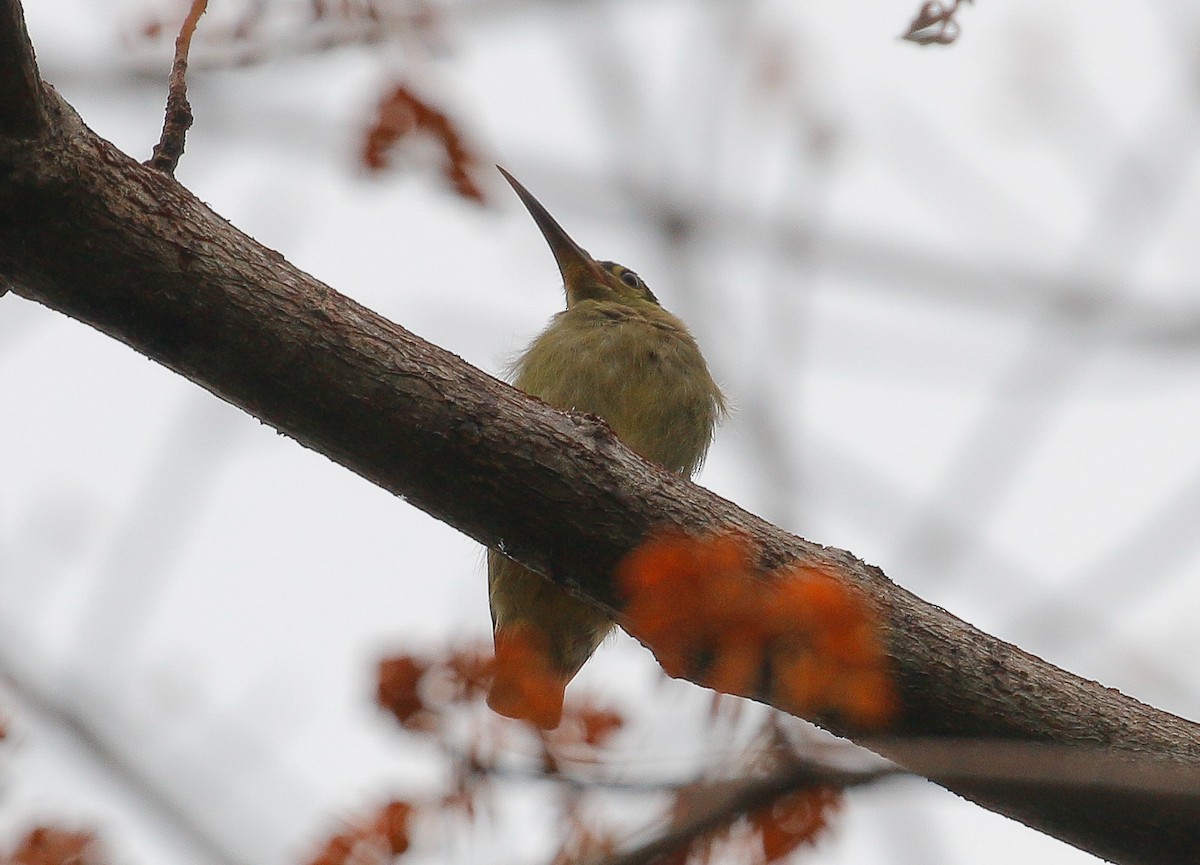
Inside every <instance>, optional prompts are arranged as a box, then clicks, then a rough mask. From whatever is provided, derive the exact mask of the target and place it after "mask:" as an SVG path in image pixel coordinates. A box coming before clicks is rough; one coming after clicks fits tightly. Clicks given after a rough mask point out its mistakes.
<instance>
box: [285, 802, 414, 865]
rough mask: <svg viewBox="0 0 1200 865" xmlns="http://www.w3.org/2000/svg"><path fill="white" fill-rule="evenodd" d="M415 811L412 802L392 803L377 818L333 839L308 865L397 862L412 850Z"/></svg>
mask: <svg viewBox="0 0 1200 865" xmlns="http://www.w3.org/2000/svg"><path fill="white" fill-rule="evenodd" d="M414 811H415V809H414V807H413V806H412V805H411V804H409V803H408V802H400V801H394V802H389V803H388V804H387V805H385V806H384V807H383V808H381V809H380V810H379V812H378V813H377V814H376V815H375V816H374V817H372V818H370V819H369V820H367V821H365V822H363V823H361V824H358V825H355V826H351V827H349V828H348V829H347V830H346V831H345V832H339V833H338V834H336V835H334V836H333V837H331V838H330V839H329V840H328V841H327V842H326V843H325V846H324V848H322V850H321V852H320V853H318V854H317V855H316V856H314V857H313V858H312V859H310V860H308V865H370V863H375V862H379V863H384V862H388V861H390V860H391V859H394V858H395V857H397V856H399V855H400V854H402V853H404V852H405V851H407V850H408V848H409V845H410V843H411V841H410V838H409V822H410V820H411V818H412V815H413V812H414Z"/></svg>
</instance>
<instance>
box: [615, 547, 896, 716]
mask: <svg viewBox="0 0 1200 865" xmlns="http://www.w3.org/2000/svg"><path fill="white" fill-rule="evenodd" d="M754 559H755V554H754V549H753V548H752V546H751V543H750V541H749V539H748V538H747V537H746V536H744V535H742V534H740V533H735V532H726V533H724V534H716V535H706V536H703V537H698V538H696V537H689V536H687V535H683V534H680V533H668V534H664V535H660V536H658V537H654V538H651V539H650V540H648V541H646V542H645V543H643V544H642V545H641V546H640V547H638V548H637V549H636V550H634V551H633V552H631V553H630V554H629V555H628V556H626V558H625V559H624V560H623V561H622V562H621V564H620V565H619V566H618V568H617V572H616V579H617V585H618V588H619V589H620V590H621V591H622V592H623V593H624V595H625V597H626V599H627V601H626V605H625V611H624V612H625V624H626V629H627V630H628V631H629V632H630V633H631V634H633V635H634V636H635V637H637V638H638V639H640V640H642V641H643V642H644V643H646V644H647V645H648V646H649V647H650V648H651V649H652V650H653V652H654V654H655V657H657V658H658V661H659V663H660V664H662V667H663V669H664V670H665V671H666V672H667V674H668V675H671V676H676V677H682V676H687V675H689V674H691V675H696V674H697V671H698V670H699V671H702V675H703V683H704V684H706V685H709V686H710V687H712V688H715V689H717V690H719V691H722V692H724V693H730V694H740V695H743V696H755V697H762V696H768V697H772V698H774V699H775V701H776V702H777V703H778V705H780V706H781V707H782V708H785V709H788V710H790V711H793V712H796V713H797V714H804V715H808V716H812V715H815V714H825V713H838V714H841V715H842V716H843V717H845V718H846V719H847V720H848V721H850V722H851V723H854V724H858V725H861V726H864V727H867V726H870V727H876V726H880V725H882V724H885V723H886V722H887V720H888V719H889V718H890V717H891V716H892V715H893V714H894V712H895V709H896V706H897V700H896V696H895V690H894V686H893V685H892V682H891V677H890V675H888V673H887V654H886V651H885V647H884V644H883V640H882V639H881V637H880V634H879V629H878V627H877V624H876V621H875V616H874V613H873V610H872V609H871V607H870V605H869V604H868V602H867V601H866V599H865V598H864V597H863V596H862V595H861V594H860V593H859V592H857V591H856V590H854V589H853V588H852V587H851V586H850V585H849V584H848V583H846V582H845V581H843V580H840V579H838V578H837V577H836V575H835V574H834V573H833V572H832V571H827V570H825V569H822V568H817V567H812V566H806V565H800V566H793V567H791V568H785V569H781V570H777V571H774V572H771V573H769V574H763V573H761V572H760V571H758V570H757V569H756V568H755V566H754V565H753V562H754ZM768 672H769V673H770V675H771V677H772V679H773V682H771V683H768V682H766V681H765V680H766V676H767V673H768ZM768 684H770V685H771V687H770V693H769V694H766V695H764V694H763V693H762V692H763V690H764V688H765V687H766V686H767V685H768Z"/></svg>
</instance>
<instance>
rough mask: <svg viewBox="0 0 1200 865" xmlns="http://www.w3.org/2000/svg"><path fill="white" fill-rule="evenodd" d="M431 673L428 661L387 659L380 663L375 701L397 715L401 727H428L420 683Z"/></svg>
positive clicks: (411, 658)
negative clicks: (426, 725)
mask: <svg viewBox="0 0 1200 865" xmlns="http://www.w3.org/2000/svg"><path fill="white" fill-rule="evenodd" d="M428 671H429V664H428V662H426V661H423V660H419V659H417V658H414V657H413V656H412V655H398V656H396V657H394V658H385V659H384V660H383V661H381V662H380V663H379V686H378V693H377V695H376V700H377V701H378V703H379V705H380V706H382V707H383V708H385V709H387V710H388V711H389V712H391V713H392V714H393V715H395V716H396V720H397V721H399V722H400V726H402V727H415V728H418V729H420V728H422V727H423V726H424V725H425V721H426V718H425V715H426V706H425V701H424V700H423V699H422V698H421V680H422V679H423V678H424V677H425V674H426V673H427V672H428Z"/></svg>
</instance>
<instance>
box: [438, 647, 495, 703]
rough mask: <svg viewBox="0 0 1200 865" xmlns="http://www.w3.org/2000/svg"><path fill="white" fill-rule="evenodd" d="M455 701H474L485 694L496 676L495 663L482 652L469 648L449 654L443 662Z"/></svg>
mask: <svg viewBox="0 0 1200 865" xmlns="http://www.w3.org/2000/svg"><path fill="white" fill-rule="evenodd" d="M445 666H446V672H447V674H448V678H449V680H450V682H451V684H452V685H453V686H454V689H455V691H454V697H455V699H456V700H463V701H466V700H475V699H477V698H479V697H482V696H483V695H484V694H486V693H487V690H488V688H490V687H491V685H492V677H493V676H495V674H496V661H495V659H494V658H492V657H491V656H490V655H488V654H487V653H486V652H484V651H480V650H478V649H471V648H462V649H457V650H456V651H454V652H451V654H450V657H448V658H447V659H446V662H445Z"/></svg>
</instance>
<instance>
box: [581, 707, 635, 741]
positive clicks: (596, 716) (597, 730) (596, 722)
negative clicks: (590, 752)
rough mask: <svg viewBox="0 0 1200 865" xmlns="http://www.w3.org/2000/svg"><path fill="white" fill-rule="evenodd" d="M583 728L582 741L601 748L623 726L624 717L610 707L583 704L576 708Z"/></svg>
mask: <svg viewBox="0 0 1200 865" xmlns="http://www.w3.org/2000/svg"><path fill="white" fill-rule="evenodd" d="M576 714H577V717H578V718H579V720H580V722H581V727H582V730H583V736H582V738H583V741H584V743H585V744H587V745H590V746H591V747H593V748H602V747H604V745H605V743H607V742H608V740H609V739H610V738H611V737H612V735H613V734H614V733H616V732H617V731H618V730H620V729H621V728H622V727H624V726H625V718H624V717H623V716H622V715H621V714H620V713H619V712H614V711H612V710H610V709H598V708H596V707H594V706H585V707H583V708H581V709H578V710H576Z"/></svg>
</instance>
